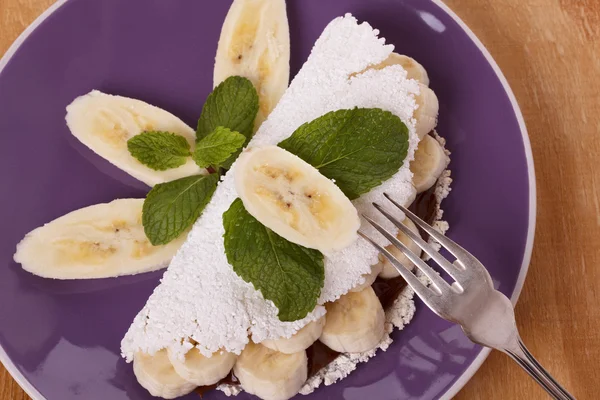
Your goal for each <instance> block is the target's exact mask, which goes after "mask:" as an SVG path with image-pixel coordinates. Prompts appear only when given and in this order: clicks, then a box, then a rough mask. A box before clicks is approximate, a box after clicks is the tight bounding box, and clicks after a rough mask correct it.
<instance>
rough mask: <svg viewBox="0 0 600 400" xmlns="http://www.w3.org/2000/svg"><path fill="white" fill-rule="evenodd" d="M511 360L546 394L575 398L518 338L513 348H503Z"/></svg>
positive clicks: (553, 396) (559, 398)
mask: <svg viewBox="0 0 600 400" xmlns="http://www.w3.org/2000/svg"><path fill="white" fill-rule="evenodd" d="M503 351H504V352H505V353H506V354H508V355H509V356H510V357H511V358H512V359H513V360H515V361H516V362H517V364H519V365H520V366H521V368H523V369H524V370H525V371H526V372H527V373H528V374H529V375H530V376H531V377H532V378H533V379H534V380H535V381H536V382H537V383H539V385H540V386H541V387H542V388H544V390H546V392H548V394H549V395H550V396H551V397H552V398H553V399H557V400H575V397H573V396H572V395H571V394H570V393H569V392H567V391H566V390H565V388H563V387H562V386H561V385H560V384H559V383H558V382H557V381H556V380H555V379H554V378H553V377H552V376H551V375H550V374H549V373H548V371H546V370H545V369H544V367H542V366H541V365H540V363H539V362H538V361H537V360H536V359H535V357H533V355H532V354H531V353H530V352H529V350H527V347H525V344H524V343H523V342H522V341H521V339H520V338H519V339H518V341H517V346H516V347H515V348H513V349H503Z"/></svg>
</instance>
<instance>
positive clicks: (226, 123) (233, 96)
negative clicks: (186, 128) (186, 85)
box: [196, 76, 258, 141]
mask: <svg viewBox="0 0 600 400" xmlns="http://www.w3.org/2000/svg"><path fill="white" fill-rule="evenodd" d="M257 112H258V93H257V92H256V89H255V88H254V85H252V82H250V80H248V79H247V78H243V77H241V76H231V77H229V78H227V79H225V80H224V81H223V82H221V83H220V84H219V85H218V86H217V87H216V88H215V89H214V90H213V92H212V93H211V94H210V95H209V96H208V98H207V99H206V103H205V104H204V107H203V108H202V114H201V115H200V119H199V120H198V127H197V129H196V140H197V141H199V140H201V139H203V138H204V137H205V136H207V135H208V134H210V133H211V132H213V131H214V130H215V129H217V127H219V126H223V127H225V128H229V129H231V130H232V131H236V132H239V133H241V134H242V135H244V136H245V137H246V138H250V137H251V136H252V131H253V127H254V119H255V118H256V113H257Z"/></svg>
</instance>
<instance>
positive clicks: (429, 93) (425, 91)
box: [413, 84, 440, 139]
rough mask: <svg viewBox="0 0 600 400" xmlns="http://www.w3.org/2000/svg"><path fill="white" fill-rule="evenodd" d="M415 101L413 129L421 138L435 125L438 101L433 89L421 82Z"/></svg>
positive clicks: (438, 107) (438, 108)
mask: <svg viewBox="0 0 600 400" xmlns="http://www.w3.org/2000/svg"><path fill="white" fill-rule="evenodd" d="M415 101H416V102H417V106H418V107H417V109H416V110H415V113H414V115H413V117H414V119H415V120H416V124H415V130H416V133H417V136H418V137H419V139H423V138H424V137H425V136H426V135H427V134H428V133H429V132H431V131H432V130H433V128H435V126H436V125H437V118H438V112H439V110H440V103H439V102H438V98H437V96H436V95H435V93H434V92H433V90H431V89H430V88H428V87H427V86H425V85H422V84H419V94H418V95H417V96H416V97H415Z"/></svg>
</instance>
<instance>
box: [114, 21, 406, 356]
mask: <svg viewBox="0 0 600 400" xmlns="http://www.w3.org/2000/svg"><path fill="white" fill-rule="evenodd" d="M377 33H378V32H377V31H376V30H373V29H372V28H371V26H369V25H368V24H367V23H362V24H360V25H359V24H357V21H356V19H354V18H353V17H352V16H350V15H346V16H345V17H343V18H337V19H335V20H334V21H332V22H331V23H330V24H329V25H328V26H327V28H326V29H325V31H324V32H323V34H322V36H321V37H320V38H319V40H318V41H317V43H316V45H315V47H314V49H313V52H312V54H311V56H310V57H309V59H308V61H307V62H306V64H305V65H304V67H303V68H302V70H301V71H300V72H299V73H298V75H297V76H296V78H295V79H294V81H293V82H292V84H291V85H290V88H289V89H288V90H287V91H286V93H285V94H284V96H283V97H282V99H281V101H280V103H279V104H278V106H277V107H276V108H275V110H274V111H273V112H272V113H271V115H270V116H269V118H268V120H267V121H265V122H264V123H263V125H262V126H261V128H260V129H259V131H258V132H257V134H256V135H255V137H254V138H253V140H252V141H251V142H250V146H259V145H273V144H277V143H278V142H280V141H281V140H283V139H285V138H287V137H288V136H289V135H291V133H292V132H293V131H294V130H295V129H296V128H297V127H298V126H300V125H301V124H303V123H305V122H308V121H311V120H313V119H315V118H317V117H319V116H321V115H323V114H325V113H327V112H329V111H333V110H337V109H342V108H352V107H356V106H358V107H377V108H381V109H384V110H388V111H390V112H392V113H394V114H395V115H397V116H398V117H400V118H401V119H402V120H403V121H404V122H405V123H406V125H407V126H408V128H409V134H410V135H409V149H408V155H407V158H406V160H405V162H404V165H403V167H402V168H401V169H400V171H399V172H398V173H397V174H396V175H395V176H394V177H392V178H391V179H389V180H388V181H386V182H385V183H384V184H383V185H381V186H380V187H379V188H376V189H375V190H373V191H372V192H371V193H369V194H367V195H366V196H363V197H361V198H360V199H358V200H357V201H355V205H356V207H357V209H358V210H359V212H372V211H371V210H372V206H371V205H370V201H371V200H372V199H378V200H381V199H382V197H381V193H382V192H383V191H386V192H388V193H390V194H392V195H393V196H394V197H395V198H396V199H397V200H398V201H400V202H404V201H406V200H407V199H409V198H410V197H412V196H413V194H414V193H413V192H414V188H413V186H412V184H411V182H410V181H411V178H412V174H411V173H410V171H409V169H408V162H409V161H410V160H412V158H413V155H414V150H415V148H416V145H417V142H418V139H417V137H416V135H415V132H414V120H412V118H411V116H412V114H413V112H414V110H415V108H416V104H415V100H414V95H415V94H417V93H418V85H417V83H416V82H415V81H413V80H408V79H406V72H405V71H404V70H403V69H402V68H401V67H399V66H391V67H388V68H385V69H383V70H378V71H367V72H365V73H362V74H359V75H355V76H353V77H351V78H349V76H350V75H352V74H355V73H357V72H359V71H363V70H364V69H365V68H367V67H368V66H369V65H374V64H378V63H380V62H381V61H383V60H384V59H385V58H387V56H388V55H389V54H390V53H391V51H392V50H393V46H390V45H385V44H384V40H383V39H380V38H378V37H377ZM234 170H235V164H234V165H233V166H232V168H231V170H230V171H229V172H228V173H227V175H226V176H225V177H224V178H223V180H222V182H220V184H219V186H218V188H217V190H216V191H215V194H214V196H213V199H212V200H211V202H210V203H209V204H208V206H207V207H206V209H205V210H204V213H203V214H202V216H201V217H200V218H199V219H198V221H197V222H196V223H195V225H194V227H193V229H192V231H191V232H190V234H189V236H188V238H187V241H186V243H185V244H184V245H183V246H182V248H181V249H180V251H179V252H178V253H177V255H176V256H175V257H174V259H173V261H172V263H171V265H170V267H169V269H168V270H167V271H166V272H165V274H164V276H163V279H162V280H161V284H160V285H159V286H158V287H157V288H156V289H155V291H154V293H153V294H152V296H151V297H150V298H149V300H148V302H147V303H146V305H145V307H144V308H143V309H142V311H140V313H139V314H138V315H137V316H136V317H135V319H134V321H133V323H132V325H131V327H130V328H129V331H128V332H127V334H126V336H125V338H124V339H123V341H122V344H121V350H122V354H123V356H124V357H125V358H126V359H127V360H129V361H130V360H131V359H132V356H133V354H134V353H135V352H137V351H142V352H145V353H148V354H154V353H155V352H156V351H158V350H160V349H163V348H170V349H171V350H172V351H173V352H175V354H178V355H183V354H184V353H185V352H187V351H188V350H189V349H190V348H192V347H193V346H192V345H191V344H190V343H189V341H188V340H189V339H190V338H191V339H193V340H194V341H196V342H197V343H200V344H199V345H198V346H197V347H198V349H199V350H200V351H201V352H202V353H203V354H205V355H207V356H208V355H210V354H212V353H213V352H215V351H217V350H218V349H225V350H227V351H231V352H234V353H240V352H241V350H242V349H243V348H244V347H245V345H246V343H247V342H248V335H249V334H250V335H251V336H252V339H253V340H254V341H256V342H261V341H263V340H265V339H277V338H280V337H289V336H291V335H292V334H294V333H295V332H297V331H298V330H299V329H300V328H302V327H303V326H304V325H306V324H307V323H309V322H310V321H313V320H316V319H318V318H320V317H321V316H322V315H323V314H324V313H325V309H324V307H322V306H317V307H316V308H315V310H314V311H313V312H311V313H310V314H309V315H308V316H307V317H306V318H304V319H303V320H299V321H294V322H281V321H279V319H278V318H277V308H276V307H275V305H274V304H273V303H272V302H271V301H267V300H265V299H264V298H263V297H262V295H261V294H260V292H258V291H256V290H255V289H254V287H253V286H252V285H251V284H249V283H246V282H244V281H243V280H242V279H241V278H239V277H238V276H237V275H236V274H235V272H233V269H232V268H231V266H230V265H229V264H228V263H227V259H226V256H225V249H224V243H223V234H224V227H223V224H222V215H223V213H224V212H225V211H226V210H227V209H228V208H229V206H230V205H231V203H232V202H233V200H235V198H236V197H237V193H236V192H235V188H234V182H233V172H234ZM373 217H374V218H376V219H378V220H380V221H381V222H382V224H386V223H387V221H385V220H384V219H383V217H381V216H380V215H375V214H373ZM363 225H365V224H363ZM386 226H389V225H386ZM363 229H364V230H365V231H368V232H369V231H370V233H371V234H372V236H373V237H376V238H381V237H380V236H379V235H377V234H375V233H374V232H373V231H371V227H369V226H363ZM390 229H392V227H390ZM381 244H383V245H386V244H387V243H386V242H385V241H384V240H383V239H381ZM375 262H377V251H376V250H375V249H374V248H373V247H372V246H370V245H369V244H368V243H367V242H365V241H364V240H362V239H359V240H357V241H356V242H355V243H354V244H352V245H351V246H349V247H347V248H346V249H343V250H341V251H337V252H334V253H331V254H326V258H325V286H324V288H323V290H322V294H321V297H320V299H319V304H323V303H324V302H327V301H332V300H335V299H337V298H339V297H340V296H341V295H343V294H345V293H347V292H348V291H349V290H350V289H351V288H352V287H354V286H355V285H356V284H357V283H359V282H360V280H361V279H362V277H361V275H363V274H364V273H367V272H369V270H370V265H371V264H373V263H375Z"/></svg>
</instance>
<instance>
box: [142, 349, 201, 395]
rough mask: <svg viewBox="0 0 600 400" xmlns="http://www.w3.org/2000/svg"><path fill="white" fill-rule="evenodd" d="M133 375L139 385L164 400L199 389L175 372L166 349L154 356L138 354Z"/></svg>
mask: <svg viewBox="0 0 600 400" xmlns="http://www.w3.org/2000/svg"><path fill="white" fill-rule="evenodd" d="M133 373H134V374H135V377H136V378H137V380H138V383H139V384H140V385H142V387H143V388H144V389H146V390H147V391H148V392H149V393H150V394H151V395H152V396H156V397H162V398H163V399H174V398H177V397H180V396H185V395H186V394H188V393H191V392H192V391H193V390H194V389H196V387H197V385H196V384H194V383H191V382H188V381H186V380H185V379H183V378H182V377H181V376H179V375H178V374H177V372H175V369H174V368H173V365H171V361H169V356H168V355H167V351H166V350H164V349H163V350H161V351H159V352H157V353H156V354H155V355H153V356H150V355H147V354H144V353H136V354H135V356H134V357H133Z"/></svg>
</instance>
